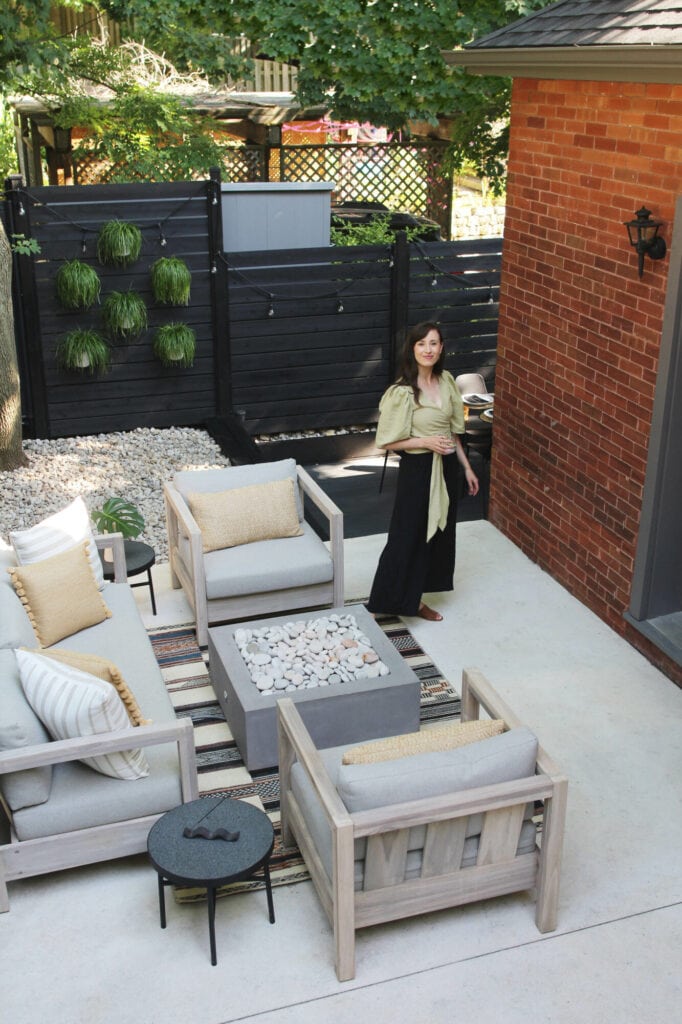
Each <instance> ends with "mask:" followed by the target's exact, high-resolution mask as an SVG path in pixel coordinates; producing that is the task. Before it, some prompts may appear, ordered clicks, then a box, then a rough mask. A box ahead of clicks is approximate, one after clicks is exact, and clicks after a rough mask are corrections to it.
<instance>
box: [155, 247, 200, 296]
mask: <svg viewBox="0 0 682 1024" xmlns="http://www.w3.org/2000/svg"><path fill="white" fill-rule="evenodd" d="M150 274H151V279H152V294H153V296H154V298H155V299H156V301H157V302H162V303H163V304H164V305H166V306H187V305H189V291H190V286H191V284H192V275H191V273H190V269H189V267H188V266H187V264H186V263H185V261H184V260H181V259H180V258H179V256H161V257H160V259H158V260H156V261H155V262H154V263H152V265H151V268H150Z"/></svg>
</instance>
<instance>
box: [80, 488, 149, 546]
mask: <svg viewBox="0 0 682 1024" xmlns="http://www.w3.org/2000/svg"><path fill="white" fill-rule="evenodd" d="M90 515H91V517H92V521H93V522H94V524H95V526H96V527H97V529H98V530H99V532H100V533H122V534H123V537H124V539H125V540H135V538H136V537H139V536H140V534H141V533H142V531H143V530H144V516H143V515H142V513H141V512H140V510H139V509H138V508H137V506H136V505H134V504H133V503H132V501H126V499H125V498H117V497H114V498H107V500H106V501H105V502H104V504H103V505H102V507H101V508H98V509H95V510H94V511H92V512H91V513H90Z"/></svg>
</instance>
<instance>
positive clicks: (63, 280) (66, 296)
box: [55, 260, 102, 309]
mask: <svg viewBox="0 0 682 1024" xmlns="http://www.w3.org/2000/svg"><path fill="white" fill-rule="evenodd" d="M55 285H56V288H57V298H58V299H59V302H60V303H61V305H62V306H63V307H64V309H89V308H90V306H93V305H94V304H95V303H96V302H99V293H100V289H101V287H102V282H101V281H100V279H99V274H98V273H97V271H96V270H95V269H94V268H93V267H91V266H90V264H89V263H82V262H81V261H80V260H69V261H68V262H67V263H63V264H62V265H61V267H60V268H59V270H58V271H57V276H56V277H55Z"/></svg>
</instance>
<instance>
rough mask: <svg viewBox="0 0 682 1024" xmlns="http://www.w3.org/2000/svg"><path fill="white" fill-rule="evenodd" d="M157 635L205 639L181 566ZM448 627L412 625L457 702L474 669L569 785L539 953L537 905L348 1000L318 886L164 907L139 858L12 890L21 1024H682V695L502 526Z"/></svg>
mask: <svg viewBox="0 0 682 1024" xmlns="http://www.w3.org/2000/svg"><path fill="white" fill-rule="evenodd" d="M383 539H384V538H383V536H382V535H377V536H370V537H359V538H356V539H352V540H349V541H348V542H347V544H346V574H347V586H346V595H347V599H348V600H353V599H358V598H362V597H365V596H366V594H367V592H368V589H369V584H370V582H371V578H372V575H373V572H374V568H375V566H376V561H377V557H378V554H379V551H380V549H381V546H382V543H383ZM154 576H155V586H156V590H157V600H158V605H159V615H158V616H157V617H156V618H154V617H153V616H152V615H151V613H150V609H149V598H148V594H147V591H146V589H144V588H141V589H139V590H136V591H135V593H136V599H137V600H138V602H139V606H140V610H141V612H142V613H143V616H144V618H145V621H146V622H147V624H148V625H161V624H164V623H166V622H169V623H171V622H176V623H179V622H185V621H188V618H189V615H188V609H187V607H186V605H185V604H184V600H183V599H182V597H181V595H180V594H179V592H171V591H169V589H168V570H167V566H165V565H159V566H156V567H155V570H154ZM432 603H433V604H434V605H435V606H437V607H438V608H439V609H440V610H441V611H442V612H443V613H444V615H445V621H444V622H442V623H429V622H424V621H422V620H418V619H406V620H405V621H406V623H407V625H408V627H409V628H410V629H411V630H412V631H413V632H414V634H415V636H416V637H417V638H418V640H419V641H420V643H421V644H422V645H423V647H424V649H425V650H426V651H427V652H428V653H429V654H430V655H431V657H432V658H433V660H434V661H435V662H436V663H437V664H438V666H439V667H440V669H441V670H442V671H443V672H444V674H445V675H446V676H447V677H448V678H449V679H451V680H452V681H453V682H455V683H457V682H458V679H459V677H460V675H461V670H462V667H463V666H465V665H477V666H479V667H480V668H481V669H482V670H483V671H484V673H485V674H486V675H487V676H488V678H489V679H490V681H491V682H492V683H493V685H494V686H495V687H496V688H497V689H498V691H499V692H500V693H501V695H502V696H503V697H504V698H505V700H507V701H508V702H509V704H510V705H511V706H512V707H513V708H514V710H515V711H516V712H517V714H518V715H519V716H520V717H521V719H523V720H524V721H525V722H526V723H527V724H528V725H529V726H531V728H533V729H534V730H535V731H536V732H537V733H538V735H539V737H540V740H541V742H542V744H543V745H544V746H545V747H546V749H547V750H548V751H549V753H550V754H551V755H552V756H553V757H554V758H555V759H556V760H557V761H558V763H559V764H560V765H561V767H562V768H563V769H564V771H565V773H566V774H567V776H568V778H569V780H570V788H569V804H568V823H567V833H566V840H565V848H564V867H563V875H562V885H561V890H562V894H561V903H560V910H559V927H558V929H557V931H556V932H554V933H552V934H548V935H540V933H538V931H537V930H536V928H535V925H534V921H533V909H534V905H533V900H532V897H531V896H530V895H527V894H521V895H515V896H509V897H505V898H503V899H495V900H491V901H488V902H484V903H480V904H473V905H471V906H468V907H464V908H459V909H456V910H450V911H442V912H438V913H435V914H431V915H427V916H423V917H418V918H413V919H410V920H406V921H399V922H396V923H395V924H391V925H384V926H380V927H375V928H371V929H368V930H366V931H364V932H360V933H359V935H358V942H357V974H356V977H355V979H354V980H353V981H351V982H346V983H344V984H339V983H338V982H337V980H336V976H335V974H334V968H333V951H332V936H331V931H330V929H329V926H328V923H327V920H326V918H325V916H324V914H323V911H322V909H321V907H320V906H319V904H318V902H317V899H316V897H315V894H314V891H313V889H312V886H311V884H310V883H302V884H299V885H295V886H290V887H282V888H277V889H275V891H274V898H275V912H276V916H277V923H276V924H275V925H274V926H272V925H270V924H269V923H268V919H267V911H266V904H265V895H264V893H262V892H256V893H249V894H245V895H242V896H234V897H230V898H228V899H226V900H221V901H219V904H218V910H217V919H216V928H217V942H218V966H217V967H211V965H210V962H209V956H208V936H207V926H206V908H205V906H204V905H198V906H178V905H176V904H175V903H174V902H173V901H172V900H168V903H167V906H168V927H167V929H166V930H165V931H161V929H160V928H159V920H158V903H157V888H156V876H155V874H154V872H153V871H152V869H151V868H150V866H149V865H148V863H147V862H146V859H145V857H143V856H139V857H133V858H127V859H124V860H118V861H113V862H111V863H109V864H104V865H96V866H92V867H87V868H81V869H78V870H76V871H68V872H62V873H59V874H54V875H46V876H43V877H41V878H35V879H30V880H27V881H26V882H20V883H19V882H14V883H11V885H10V905H11V910H10V913H9V914H4V915H1V916H0V948H1V949H2V953H1V954H0V978H1V979H2V982H3V984H2V997H1V998H2V1009H3V1019H5V1020H7V1021H12V1024H37V1022H38V1021H46V1022H49V1024H110V1022H111V1024H113V1022H116V1024H133V1022H135V1024H157V1022H158V1024H175V1022H177V1024H222V1022H228V1021H242V1020H255V1021H258V1022H259V1024H308V1022H311V1024H312V1022H313V1021H315V1022H317V1021H320V1020H325V1021H332V1022H340V1024H346V1022H348V1024H350V1022H351V1021H352V1022H353V1024H357V1022H364V1021H371V1022H372V1024H384V1022H386V1024H388V1022H395V1021H406V1022H407V1021H409V1022H410V1024H440V1022H443V1024H445V1022H448V1024H451V1022H452V1021H453V1020H456V1021H461V1022H469V1021H471V1022H474V1021H475V1022H476V1024H488V1022H491V1024H492V1022H493V1021H494V1022H500V1021H502V1022H504V1024H516V1022H517V1021H518V1022H523V1024H528V1022H532V1024H538V1022H551V1024H564V1022H565V1024H574V1022H578V1021H580V1022H583V1021H598V1022H599V1024H616V1022H617V1024H623V1022H628V1024H629V1022H632V1024H653V1022H657V1024H660V1022H663V1021H665V1022H672V1021H676V1020H679V1019H680V1006H681V1005H682V982H681V975H680V970H679V957H680V953H679V951H680V948H681V946H682V856H680V850H681V849H682V814H680V780H681V779H682V743H681V742H680V735H681V733H680V725H681V723H682V692H681V691H680V690H679V689H678V688H677V687H676V686H675V685H674V684H673V683H671V682H670V681H669V680H668V679H667V678H666V677H665V676H663V675H662V674H661V673H660V672H658V671H657V670H656V669H655V668H653V667H652V666H651V665H650V664H649V663H648V662H647V661H646V660H645V659H644V658H642V656H641V655H639V654H638V653H637V652H636V651H635V650H634V649H633V648H631V647H630V646H629V645H628V644H627V643H625V642H624V641H623V640H621V639H620V638H619V637H617V636H616V635H615V634H614V633H613V632H612V631H611V630H609V629H608V628H607V627H606V626H605V625H604V624H603V623H602V622H601V621H600V620H599V619H598V618H596V616H594V615H593V614H592V613H591V612H590V611H588V610H587V609H586V608H585V607H583V606H582V605H581V604H580V603H578V602H577V601H576V600H574V599H573V598H572V597H571V596H570V595H569V594H568V593H567V592H566V591H565V590H564V589H563V588H561V587H560V586H559V585H558V584H556V583H555V582H554V581H553V580H552V579H551V578H550V577H549V576H547V575H546V574H545V573H543V572H542V571H541V570H540V569H538V567H537V566H535V565H533V564H532V563H531V562H530V561H528V559H526V557H525V556H524V555H523V554H522V553H521V552H520V551H519V550H518V549H517V548H516V547H514V545H512V544H511V543H510V542H509V541H508V540H507V539H506V538H505V537H503V536H502V535H501V534H500V533H499V532H498V531H497V530H496V529H495V528H494V527H493V526H491V525H490V524H489V523H488V522H486V521H483V520H480V521H474V522H465V523H461V524H460V525H459V526H458V563H457V572H456V576H455V590H454V592H453V593H452V594H450V595H447V596H443V595H439V596H438V597H437V598H434V599H433V601H432Z"/></svg>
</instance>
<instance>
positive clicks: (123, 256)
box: [97, 220, 142, 267]
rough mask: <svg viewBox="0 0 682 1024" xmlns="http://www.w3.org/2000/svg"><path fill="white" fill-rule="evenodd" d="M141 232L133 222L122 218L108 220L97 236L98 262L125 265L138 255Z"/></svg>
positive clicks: (116, 265)
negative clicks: (129, 222) (130, 222)
mask: <svg viewBox="0 0 682 1024" xmlns="http://www.w3.org/2000/svg"><path fill="white" fill-rule="evenodd" d="M141 249H142V233H141V231H140V229H139V228H138V227H136V225H135V224H128V223H127V222H126V221H124V220H108V221H107V222H106V224H103V225H102V227H101V228H100V230H99V234H98V236H97V258H98V259H99V261H100V263H107V264H110V265H111V266H114V267H127V266H128V264H129V263H134V262H135V260H137V259H138V258H139V256H140V250H141Z"/></svg>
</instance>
